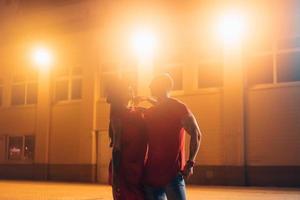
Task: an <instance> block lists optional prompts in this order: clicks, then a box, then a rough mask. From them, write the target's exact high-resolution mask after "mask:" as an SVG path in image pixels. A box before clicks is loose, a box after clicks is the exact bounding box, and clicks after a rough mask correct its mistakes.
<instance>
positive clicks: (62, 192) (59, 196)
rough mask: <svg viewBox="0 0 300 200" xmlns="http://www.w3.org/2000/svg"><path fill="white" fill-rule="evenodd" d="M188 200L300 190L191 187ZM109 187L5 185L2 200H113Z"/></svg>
mask: <svg viewBox="0 0 300 200" xmlns="http://www.w3.org/2000/svg"><path fill="white" fill-rule="evenodd" d="M187 193H188V200H201V199H203V200H258V199H260V200H300V188H298V189H287V188H247V187H206V186H197V187H196V186H190V187H188V191H187ZM110 199H112V196H111V189H110V187H109V186H107V185H98V184H78V183H53V182H27V181H1V180H0V200H110Z"/></svg>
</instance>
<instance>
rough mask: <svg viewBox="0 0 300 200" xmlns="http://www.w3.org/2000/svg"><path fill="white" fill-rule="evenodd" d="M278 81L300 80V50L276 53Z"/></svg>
mask: <svg viewBox="0 0 300 200" xmlns="http://www.w3.org/2000/svg"><path fill="white" fill-rule="evenodd" d="M277 80H278V82H293V81H300V51H297V52H289V53H280V54H278V55H277Z"/></svg>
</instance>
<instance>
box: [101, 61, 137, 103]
mask: <svg viewBox="0 0 300 200" xmlns="http://www.w3.org/2000/svg"><path fill="white" fill-rule="evenodd" d="M100 71H101V75H100V97H102V98H104V97H106V88H107V84H109V83H110V82H111V81H112V80H115V79H117V78H122V79H123V80H124V81H125V82H126V83H127V84H128V85H129V86H130V87H132V88H133V90H134V91H135V92H137V80H138V76H137V64H136V63H135V62H126V63H123V64H118V63H106V64H103V65H102V66H101V69H100Z"/></svg>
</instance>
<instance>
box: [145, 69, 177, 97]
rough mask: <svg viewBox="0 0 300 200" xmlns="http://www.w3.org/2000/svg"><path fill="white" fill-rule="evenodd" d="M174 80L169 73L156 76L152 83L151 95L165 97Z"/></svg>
mask: <svg viewBox="0 0 300 200" xmlns="http://www.w3.org/2000/svg"><path fill="white" fill-rule="evenodd" d="M173 85H174V81H173V79H172V77H171V76H170V75H169V74H167V73H164V74H160V75H158V76H156V77H154V78H153V79H152V81H151V83H150V90H151V95H152V96H153V97H155V98H163V97H166V96H167V95H168V93H169V92H170V91H171V90H172V88H173Z"/></svg>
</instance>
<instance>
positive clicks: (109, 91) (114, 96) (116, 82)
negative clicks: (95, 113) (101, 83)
mask: <svg viewBox="0 0 300 200" xmlns="http://www.w3.org/2000/svg"><path fill="white" fill-rule="evenodd" d="M106 98H107V99H106V100H107V103H109V104H113V105H127V104H128V101H129V100H130V99H131V98H132V91H131V89H130V87H129V85H128V84H127V83H126V82H125V81H123V80H122V79H121V78H114V79H112V80H110V81H109V82H108V84H107V86H106Z"/></svg>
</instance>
